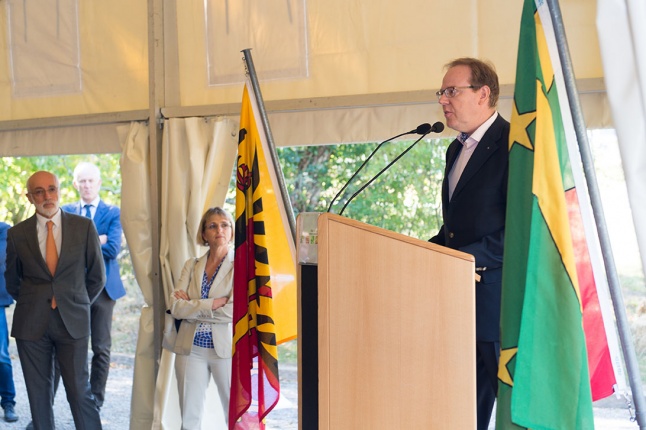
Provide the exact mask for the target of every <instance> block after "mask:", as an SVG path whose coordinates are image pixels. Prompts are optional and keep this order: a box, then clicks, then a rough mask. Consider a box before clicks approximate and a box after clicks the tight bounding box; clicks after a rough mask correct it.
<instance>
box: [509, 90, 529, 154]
mask: <svg viewBox="0 0 646 430" xmlns="http://www.w3.org/2000/svg"><path fill="white" fill-rule="evenodd" d="M535 120H536V111H535V110H534V111H531V112H527V113H524V114H522V115H521V114H519V113H518V107H517V106H516V101H515V100H514V103H513V106H512V113H511V127H510V129H509V150H511V147H512V145H513V144H514V143H517V144H519V145H522V146H524V147H525V148H527V149H529V150H530V151H533V150H534V145H533V144H532V141H531V139H530V137H529V131H528V130H527V129H528V128H529V126H530V124H531V123H532V122H534V121H535Z"/></svg>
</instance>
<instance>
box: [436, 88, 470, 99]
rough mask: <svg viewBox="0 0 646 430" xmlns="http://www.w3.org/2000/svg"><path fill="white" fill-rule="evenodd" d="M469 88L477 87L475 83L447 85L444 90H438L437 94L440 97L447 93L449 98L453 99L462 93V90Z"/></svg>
mask: <svg viewBox="0 0 646 430" xmlns="http://www.w3.org/2000/svg"><path fill="white" fill-rule="evenodd" d="M467 88H475V87H474V86H473V85H469V86H467V87H446V88H444V89H443V90H439V91H437V92H436V93H435V95H436V96H437V98H438V99H439V98H440V97H442V96H443V95H445V96H446V97H447V98H450V99H452V98H453V97H455V96H457V95H458V94H460V90H464V89H467Z"/></svg>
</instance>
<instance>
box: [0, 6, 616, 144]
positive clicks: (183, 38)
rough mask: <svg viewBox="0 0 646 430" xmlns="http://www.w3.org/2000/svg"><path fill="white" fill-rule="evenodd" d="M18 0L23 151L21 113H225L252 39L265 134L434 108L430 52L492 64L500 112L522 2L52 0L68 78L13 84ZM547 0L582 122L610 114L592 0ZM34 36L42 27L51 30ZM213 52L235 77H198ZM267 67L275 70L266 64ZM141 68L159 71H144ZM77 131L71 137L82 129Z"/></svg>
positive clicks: (293, 140)
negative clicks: (54, 90) (74, 75)
mask: <svg viewBox="0 0 646 430" xmlns="http://www.w3.org/2000/svg"><path fill="white" fill-rule="evenodd" d="M233 3H235V4H233ZM261 3H262V4H261ZM20 4H23V3H22V2H17V1H9V2H6V5H7V7H6V8H0V20H1V21H0V22H1V25H3V26H4V28H3V30H4V31H0V42H1V46H2V49H3V50H4V52H3V54H4V55H2V56H1V57H0V76H2V79H0V95H4V97H2V98H1V99H2V102H0V103H3V106H2V107H3V109H0V151H2V154H5V155H9V154H15V153H16V152H15V151H18V153H25V151H24V145H30V144H31V145H33V143H34V142H38V141H37V140H33V139H32V138H31V137H30V136H29V132H28V131H25V130H22V129H25V128H30V124H34V125H35V126H40V127H43V126H44V127H53V128H56V127H59V128H61V127H60V126H61V125H65V127H70V126H74V125H75V124H77V125H79V126H83V127H88V126H89V125H88V123H92V122H93V121H94V122H98V123H100V124H104V125H105V124H108V123H111V122H114V123H115V124H116V123H120V122H122V121H124V120H126V119H127V118H128V115H125V116H124V115H122V113H124V112H126V113H128V112H145V111H146V110H149V111H153V109H151V107H150V106H151V105H156V106H158V107H159V108H160V109H162V113H163V115H164V116H166V117H173V116H189V115H193V114H196V115H201V114H202V115H223V114H224V115H231V116H237V113H238V110H239V108H238V107H239V103H240V99H241V94H242V83H241V82H242V80H243V78H244V65H243V61H242V58H241V55H242V54H241V53H240V51H241V50H242V49H246V48H252V51H251V52H252V55H253V57H254V63H255V65H256V69H257V71H258V76H259V79H260V82H261V89H262V93H263V94H262V95H263V98H264V100H265V102H266V106H267V110H268V112H269V118H270V123H271V127H272V131H273V134H274V140H275V142H276V145H279V146H281V145H297V144H307V143H310V144H311V143H333V142H351V141H364V140H380V139H383V138H385V137H387V136H390V135H393V134H397V133H399V132H401V131H402V130H408V129H411V128H414V127H415V126H416V125H417V124H419V123H421V122H433V121H436V120H441V119H442V116H441V112H440V111H439V110H438V107H437V103H436V101H435V96H434V91H436V90H437V89H438V87H439V85H440V83H441V79H442V75H443V73H444V70H443V65H444V64H445V63H446V62H448V61H450V60H451V59H453V58H455V57H459V56H476V57H480V58H486V59H489V60H491V61H492V62H493V63H494V64H495V65H496V68H497V70H498V72H499V75H500V79H501V84H502V86H503V97H502V98H501V105H500V110H501V112H502V113H503V115H504V116H506V117H509V114H508V112H509V111H510V109H509V97H510V96H511V88H513V81H514V78H515V68H516V64H515V63H516V51H517V43H518V42H517V41H518V32H519V25H520V12H521V7H522V2H508V1H506V0H487V1H484V2H483V1H477V0H453V1H451V2H445V1H437V0H436V1H426V0H402V1H399V2H393V1H384V0H372V1H368V0H326V1H323V0H263V2H228V4H229V9H228V13H227V14H225V15H226V16H225V18H227V20H225V21H222V18H221V15H222V13H220V12H219V11H218V9H217V8H218V5H220V4H221V1H216V0H207V1H206V2H205V1H204V0H182V1H181V2H178V1H177V0H150V1H149V2H148V5H149V7H152V10H151V14H149V11H148V9H147V7H146V4H145V2H131V1H129V0H114V1H112V2H80V1H78V0H61V4H62V5H64V6H66V8H67V9H65V8H64V9H65V10H69V9H70V7H72V6H76V7H77V8H78V11H77V19H76V21H74V20H73V19H71V18H70V19H67V20H63V19H62V18H61V17H64V16H63V15H60V16H59V15H55V16H54V15H53V14H52V16H51V17H48V18H46V19H50V20H57V21H56V22H58V23H59V24H60V25H62V26H74V25H77V26H78V39H79V40H78V54H79V55H78V58H79V61H80V65H78V68H79V69H80V71H81V87H80V90H78V91H75V92H74V91H73V92H68V93H63V94H61V93H58V94H50V95H48V94H47V91H43V92H42V94H41V95H40V96H33V95H32V96H25V95H22V96H20V97H18V94H17V93H16V92H15V91H14V90H15V85H16V82H17V81H16V79H17V76H16V75H15V72H16V70H14V69H12V60H13V59H15V58H18V57H16V56H17V55H18V54H19V53H21V54H20V55H22V57H20V58H21V59H22V60H23V61H25V59H29V55H30V52H31V51H29V49H27V48H25V46H24V44H23V45H20V44H18V43H16V40H17V39H16V38H17V37H18V36H19V35H21V34H22V35H23V36H24V34H23V33H20V32H19V30H20V27H18V28H16V25H15V18H16V16H19V15H18V14H19V12H20V8H19V6H20ZM70 5H71V6H70ZM205 5H207V6H208V8H205ZM263 5H264V6H263ZM267 5H269V6H270V7H267V8H266V9H262V8H263V7H265V6H267ZM10 6H11V7H10ZM236 8H238V9H236ZM561 9H562V14H563V17H564V21H565V29H566V32H567V35H568V43H569V47H570V52H571V55H572V60H573V65H574V72H575V74H576V76H577V78H578V79H579V81H578V82H579V86H580V89H581V91H582V92H583V93H585V95H583V96H582V104H583V106H584V111H585V115H586V120H587V121H588V125H589V126H590V127H607V126H609V125H610V120H609V116H608V115H607V114H606V112H607V108H606V102H605V90H604V85H603V71H602V68H601V60H600V55H599V49H598V42H597V36H596V29H595V19H594V18H595V13H596V5H595V2H590V1H586V0H564V1H562V2H561ZM299 11H300V12H299ZM260 12H262V13H260ZM286 13H288V15H285V14H286ZM299 13H301V14H300V15H299ZM70 16H72V18H73V14H71V15H70ZM149 16H153V17H154V16H160V17H163V19H159V20H158V21H157V22H160V23H161V24H160V25H159V27H160V28H161V30H159V29H158V30H157V32H153V33H152V34H153V36H152V40H153V41H154V43H152V44H150V45H151V46H153V47H159V46H161V47H162V48H163V58H161V59H159V58H158V59H157V61H152V63H153V64H152V65H149V64H148V62H149V61H148V59H149V52H148V49H149V43H148V38H149V36H148V35H149V25H148V23H149ZM286 16H287V17H288V21H286V19H287V18H286ZM12 17H13V21H11V20H10V18H12ZM21 18H23V19H24V20H25V22H26V23H29V22H30V21H29V20H30V19H31V18H30V17H29V16H28V15H25V16H24V17H23V16H21ZM34 19H35V18H34ZM39 19H41V20H42V19H43V18H42V17H40V18H39ZM12 22H13V23H14V24H12ZM153 22H155V21H154V19H153ZM276 23H278V24H276ZM34 27H36V25H35V24H33V25H32V26H31V27H29V28H34ZM43 27H47V26H43ZM276 27H281V28H282V27H290V28H289V31H290V32H291V33H288V35H289V36H290V37H291V39H293V40H291V39H289V40H287V39H284V38H283V43H282V44H281V43H270V42H271V41H272V40H274V39H271V38H270V37H269V36H267V35H268V34H270V33H272V31H275V30H276ZM292 27H293V28H292ZM218 29H223V30H218ZM23 30H24V28H23ZM16 31H18V33H16ZM218 31H220V32H218ZM71 33H73V32H71ZM30 34H31V33H30ZM259 35H261V36H260V37H259ZM39 36H40V38H41V39H43V40H44V39H47V37H51V35H47V34H46V33H45V34H40V35H39ZM220 39H222V40H224V41H225V42H226V43H224V42H222V41H221V40H220ZM279 40H280V39H279ZM218 41H219V44H218V43H216V42H218ZM268 41H269V42H268ZM299 43H300V45H299ZM301 46H302V47H303V49H300V47H301ZM286 47H287V48H289V49H286ZM32 48H33V46H32ZM153 49H154V48H153ZM21 50H22V51H21ZM284 51H288V54H289V55H287V54H285V52H284ZM32 54H33V52H32ZM50 54H51V57H48V56H47V55H49V54H48V53H47V52H45V53H43V55H45V57H46V59H47V58H49V60H50V61H52V62H55V61H56V60H57V59H56V58H55V56H54V53H50ZM276 58H279V59H280V61H279V62H278V63H279V64H276V61H275V59H276ZM216 60H217V61H216ZM39 61H40V60H39ZM213 62H216V63H217V64H215V65H214V64H212V63H213ZM281 63H285V64H287V65H288V67H286V69H285V70H283V71H282V72H281V71H280V70H278V69H280V64H281ZM220 64H221V65H222V66H221V70H223V73H225V74H226V73H228V74H229V75H232V74H233V75H235V70H238V74H239V79H238V81H239V82H238V83H235V82H234V83H230V84H218V85H209V80H211V81H213V76H212V73H213V70H219V69H217V67H220ZM303 65H304V66H303ZM209 67H211V69H212V70H211V72H209ZM43 70H45V71H46V70H47V69H46V68H45V69H43ZM294 70H295V72H294ZM160 72H161V73H160ZM281 73H283V75H282V76H283V77H282V78H280V79H268V78H267V77H268V76H273V77H276V76H281ZM290 73H291V75H290ZM149 75H151V76H155V79H162V80H163V82H161V83H160V82H155V81H152V82H150V79H149ZM289 76H292V77H289ZM160 77H162V78H160ZM32 78H33V77H32ZM229 78H231V79H232V80H233V81H235V80H236V77H235V76H233V77H231V76H229ZM34 79H36V80H38V79H40V81H39V82H37V83H38V84H41V87H42V84H43V82H45V83H47V82H48V74H47V73H42V74H35V78H34ZM22 84H24V82H22ZM36 86H37V85H36ZM150 87H155V88H157V91H158V92H157V93H156V98H157V100H156V101H154V102H151V101H150V100H149V97H150V94H151V91H150ZM160 89H161V90H160ZM159 91H161V94H160V92H159ZM115 115H116V116H115ZM119 115H121V116H119ZM101 116H104V117H103V118H100V119H97V118H98V117H101ZM88 118H91V120H90V119H88ZM41 119H46V120H44V121H41ZM77 121H78V122H77ZM16 129H18V130H21V131H20V133H21V135H23V140H24V141H25V143H24V145H23V144H22V143H21V144H18V145H17V144H16V143H15V134H13V135H12V134H11V133H16V131H15V130H16ZM61 129H62V128H61ZM12 130H14V131H12ZM78 136H79V137H78V138H79V139H80V138H84V137H83V134H82V133H81V134H79V135H78ZM67 138H73V136H67ZM96 140H97V141H96V142H95V141H92V140H91V141H86V142H76V143H74V142H69V141H67V140H65V141H63V140H58V142H56V144H54V143H50V144H44V145H43V147H41V148H39V149H36V148H34V149H33V150H30V151H27V152H30V153H38V152H42V151H45V150H46V148H50V149H48V150H46V151H47V152H49V151H50V150H51V151H55V152H58V151H62V152H67V151H66V150H64V149H57V148H60V145H61V142H66V143H65V145H67V142H69V144H70V145H71V146H72V147H75V148H78V147H82V148H86V149H87V150H88V151H94V152H101V151H103V150H105V149H106V148H105V146H104V145H105V142H104V141H103V139H96ZM7 141H10V143H6V142H7ZM38 146H39V147H40V144H38ZM21 147H22V148H23V150H20V149H19V148H21ZM16 148H18V149H16Z"/></svg>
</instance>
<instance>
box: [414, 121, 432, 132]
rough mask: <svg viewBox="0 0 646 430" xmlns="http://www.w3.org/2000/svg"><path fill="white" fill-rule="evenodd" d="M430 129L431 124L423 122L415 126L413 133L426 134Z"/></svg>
mask: <svg viewBox="0 0 646 430" xmlns="http://www.w3.org/2000/svg"><path fill="white" fill-rule="evenodd" d="M431 130H432V127H431V124H429V123H427V122H425V123H424V124H420V125H418V126H417V128H416V129H415V133H417V134H427V133H429V132H430V131H431Z"/></svg>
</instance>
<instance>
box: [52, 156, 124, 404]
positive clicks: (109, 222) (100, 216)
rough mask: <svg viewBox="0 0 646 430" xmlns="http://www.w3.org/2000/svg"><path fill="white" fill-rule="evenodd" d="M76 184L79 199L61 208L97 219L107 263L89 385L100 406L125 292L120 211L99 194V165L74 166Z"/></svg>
mask: <svg viewBox="0 0 646 430" xmlns="http://www.w3.org/2000/svg"><path fill="white" fill-rule="evenodd" d="M73 184H74V188H76V190H77V191H78V192H79V196H80V201H78V202H76V203H71V204H67V205H64V206H62V209H63V210H64V211H65V212H70V213H73V214H77V215H81V216H85V217H87V218H91V219H92V220H93V221H94V225H95V226H96V230H97V232H98V233H99V240H100V242H101V252H102V253H103V261H104V263H105V274H106V283H105V289H104V290H103V292H101V294H100V295H99V297H98V298H97V299H96V300H95V301H94V303H92V306H91V319H90V322H91V337H90V339H91V344H92V353H93V355H92V367H91V370H90V386H91V388H92V394H94V398H95V400H96V404H97V406H98V407H99V408H101V407H102V406H103V401H104V399H105V385H106V382H107V380H108V372H109V370H110V348H111V346H112V337H111V333H110V332H111V330H112V313H113V311H114V305H115V303H116V300H117V299H119V298H121V297H123V296H124V295H125V294H126V290H125V288H124V287H123V282H121V275H120V273H119V263H118V262H117V256H118V254H119V251H120V250H121V232H122V229H121V218H120V217H121V214H120V210H119V208H118V207H117V206H113V205H109V204H107V203H105V202H104V201H102V200H101V198H100V197H99V191H100V189H101V172H100V170H99V168H98V167H97V166H96V165H94V164H92V163H87V162H81V163H79V164H78V165H77V166H76V168H75V169H74V182H73Z"/></svg>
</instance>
